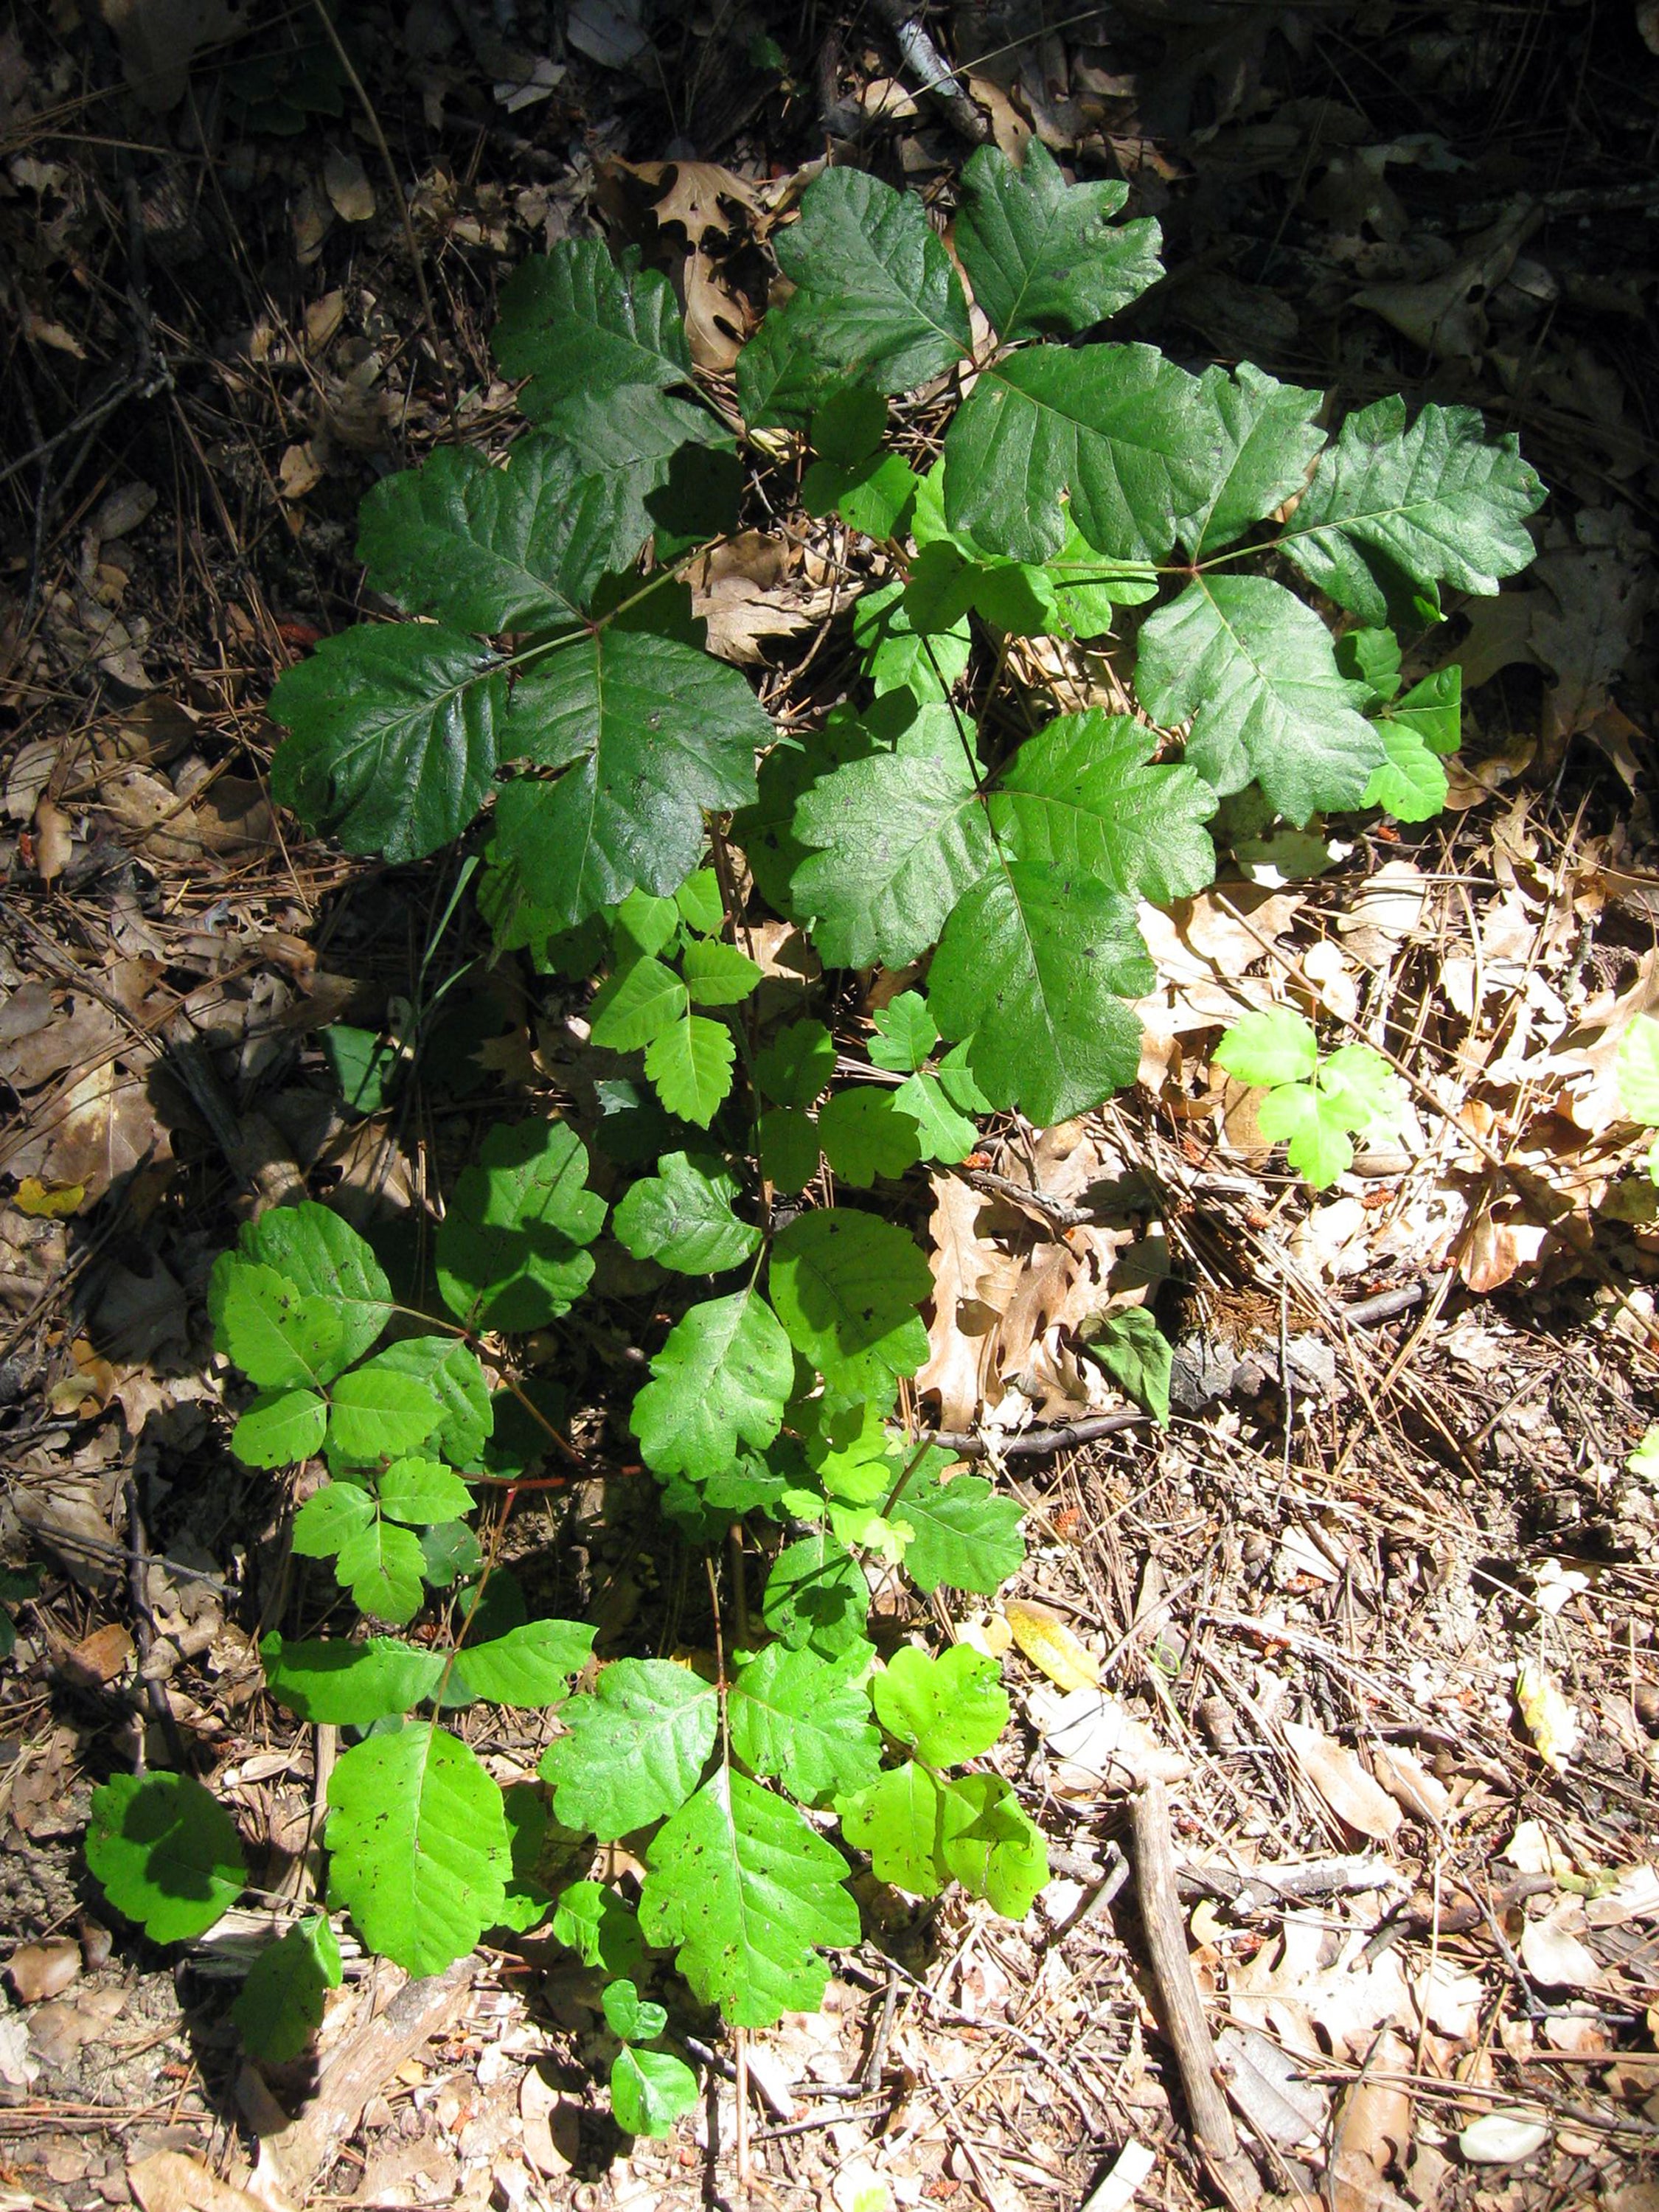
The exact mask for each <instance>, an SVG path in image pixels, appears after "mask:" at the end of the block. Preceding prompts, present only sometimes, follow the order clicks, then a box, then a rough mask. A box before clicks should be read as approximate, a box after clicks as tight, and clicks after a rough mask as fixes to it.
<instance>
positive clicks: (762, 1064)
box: [755, 1021, 836, 1106]
mask: <svg viewBox="0 0 1659 2212" xmlns="http://www.w3.org/2000/svg"><path fill="white" fill-rule="evenodd" d="M835 1072H836V1043H835V1039H834V1038H833V1037H832V1036H830V1034H829V1030H827V1029H825V1027H824V1026H823V1023H822V1022H811V1021H807V1022H791V1023H790V1024H788V1026H787V1028H785V1029H781V1030H779V1031H778V1033H777V1035H776V1036H775V1037H774V1038H773V1039H772V1042H770V1044H767V1045H763V1046H762V1048H761V1049H760V1050H759V1052H757V1054H756V1055H755V1084H756V1087H757V1090H758V1091H760V1094H761V1096H762V1097H763V1098H771V1099H774V1100H775V1101H776V1103H778V1104H779V1105H780V1106H810V1105H811V1103H812V1101H813V1100H814V1099H815V1098H816V1097H818V1095H819V1093H820V1092H821V1091H824V1090H825V1089H826V1088H827V1087H828V1085H829V1079H830V1077H831V1076H832V1075H833V1074H834V1073H835Z"/></svg>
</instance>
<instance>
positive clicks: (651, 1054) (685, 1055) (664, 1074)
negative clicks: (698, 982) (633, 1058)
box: [645, 1014, 737, 1129]
mask: <svg viewBox="0 0 1659 2212" xmlns="http://www.w3.org/2000/svg"><path fill="white" fill-rule="evenodd" d="M736 1059H737V1047H736V1046H735V1045H734V1044H733V1042H732V1032H731V1030H729V1029H727V1028H726V1024H725V1023H724V1022H716V1021H711V1020H710V1019H709V1018H708V1015H707V1014H688V1015H686V1017H685V1018H684V1020H683V1021H678V1022H675V1023H674V1024H672V1026H671V1027H670V1028H668V1029H665V1030H660V1031H659V1033H658V1034H657V1036H653V1038H652V1040H651V1042H650V1043H649V1044H648V1045H647V1047H646V1048H645V1072H646V1075H647V1078H648V1079H649V1080H650V1083H651V1086H652V1088H653V1090H654V1091H655V1092H656V1094H657V1096H658V1097H659V1098H660V1099H661V1101H662V1103H663V1106H664V1108H665V1110H666V1111H667V1112H668V1113H670V1114H673V1115H678V1118H679V1119H680V1120H681V1121H692V1122H695V1123H696V1126H697V1127H698V1128H700V1129H706V1128H707V1127H708V1124H709V1123H710V1122H711V1121H713V1120H714V1116H715V1115H716V1114H717V1113H718V1112H719V1111H720V1103H721V1101H722V1100H723V1099H724V1098H725V1097H726V1096H727V1094H728V1093H729V1092H730V1091H731V1088H732V1066H733V1064H734V1062H735V1060H736Z"/></svg>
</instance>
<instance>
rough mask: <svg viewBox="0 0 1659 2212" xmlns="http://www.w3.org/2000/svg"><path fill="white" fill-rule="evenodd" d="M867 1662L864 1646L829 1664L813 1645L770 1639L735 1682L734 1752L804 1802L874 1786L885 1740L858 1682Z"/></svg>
mask: <svg viewBox="0 0 1659 2212" xmlns="http://www.w3.org/2000/svg"><path fill="white" fill-rule="evenodd" d="M849 1660H850V1661H851V1662H852V1663H851V1665H850V1666H849V1664H848V1661H849ZM865 1665H866V1655H865V1653H864V1651H863V1650H858V1651H854V1652H849V1653H848V1655H847V1656H845V1657H843V1658H842V1659H841V1660H839V1661H837V1662H836V1663H835V1664H833V1665H826V1664H825V1663H824V1662H823V1660H822V1659H820V1658H818V1657H817V1655H816V1654H815V1653H813V1652H811V1651H810V1650H791V1649H790V1648H789V1646H788V1645H787V1644H768V1645H767V1647H766V1649H765V1650H764V1651H762V1652H759V1653H757V1656H755V1657H754V1658H752V1659H750V1660H749V1661H747V1662H745V1663H744V1665H743V1666H741V1667H740V1668H738V1674H737V1679H736V1680H735V1682H734V1683H733V1684H732V1693H731V1697H730V1699H729V1700H728V1708H727V1709H728V1712H729V1716H730V1721H731V1729H732V1750H733V1751H734V1752H735V1753H736V1754H737V1756H738V1758H739V1759H741V1760H742V1761H743V1763H744V1765H745V1766H747V1767H749V1768H750V1770H751V1771H753V1772H754V1773H756V1774H762V1775H767V1774H770V1775H776V1776H777V1777H778V1778H779V1779H780V1780H781V1782H782V1783H783V1784H784V1787H785V1788H786V1789H787V1790H788V1791H789V1793H790V1795H791V1796H793V1797H798V1798H799V1800H800V1801H801V1802H802V1803H803V1804H806V1805H820V1804H823V1803H824V1802H826V1801H827V1800H828V1799H829V1798H830V1797H832V1796H835V1795H836V1792H837V1791H853V1790H863V1789H865V1788H866V1787H867V1786H868V1784H870V1783H872V1781H873V1780H874V1779H875V1777H876V1774H877V1771H878V1769H879V1767H880V1765H881V1738H880V1736H879V1735H878V1734H877V1733H876V1730H875V1729H873V1728H872V1726H871V1723H870V1693H869V1692H868V1691H867V1690H866V1689H863V1688H861V1687H860V1685H859V1684H858V1682H857V1681H856V1680H854V1679H852V1677H854V1676H855V1675H858V1674H862V1673H863V1671H864V1668H865Z"/></svg>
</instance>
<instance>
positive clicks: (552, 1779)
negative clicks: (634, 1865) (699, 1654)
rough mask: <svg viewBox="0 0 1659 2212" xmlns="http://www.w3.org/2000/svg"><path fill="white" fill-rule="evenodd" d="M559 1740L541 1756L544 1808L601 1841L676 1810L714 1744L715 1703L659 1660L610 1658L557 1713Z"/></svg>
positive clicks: (684, 1671) (710, 1690)
mask: <svg viewBox="0 0 1659 2212" xmlns="http://www.w3.org/2000/svg"><path fill="white" fill-rule="evenodd" d="M562 1717H563V1720H564V1723H565V1729H566V1731H567V1732H566V1734H565V1735H562V1736H560V1737H558V1738H557V1739H556V1741H554V1742H552V1743H550V1745H549V1746H548V1747H547V1749H546V1750H545V1751H544V1753H543V1754H542V1762H541V1775H542V1779H543V1780H544V1782H547V1783H550V1784H551V1785H552V1788H553V1792H554V1797H553V1808H554V1811H555V1813H556V1814H557V1816H558V1818H559V1819H560V1820H562V1822H563V1823H564V1825H565V1826H566V1827H568V1828H577V1829H582V1830H588V1829H591V1830H592V1832H593V1834H594V1835H596V1836H597V1837H598V1838H599V1841H600V1842H601V1843H610V1842H612V1841H613V1840H614V1839H615V1838H617V1837H618V1836H625V1835H627V1834H629V1832H630V1831H631V1830H633V1829H635V1828H643V1827H645V1826H648V1824H649V1823H650V1822H651V1821H653V1820H661V1819H663V1818H664V1816H665V1814H670V1813H671V1812H673V1811H674V1810H675V1808H677V1807H678V1806H680V1805H683V1804H684V1802H685V1801H686V1799H687V1798H688V1797H689V1796H690V1794H691V1792H692V1791H693V1790H695V1789H696V1786H697V1780H698V1778H699V1776H700V1775H701V1774H702V1770H703V1768H704V1766H705V1765H707V1764H708V1754H709V1753H710V1752H711V1751H713V1749H714V1737H715V1734H716V1731H717V1729H718V1727H719V1723H720V1697H719V1693H718V1692H717V1691H716V1690H715V1688H714V1685H713V1683H711V1682H705V1681H704V1680H702V1677H701V1676H700V1675H697V1674H692V1673H690V1670H689V1669H688V1668H684V1667H676V1666H673V1665H671V1663H670V1662H668V1661H667V1660H665V1659H619V1660H617V1662H616V1664H615V1665H614V1666H611V1667H607V1668H605V1670H604V1671H603V1673H602V1674H600V1676H599V1681H598V1684H597V1685H596V1686H595V1687H594V1688H593V1689H592V1691H590V1692H586V1693H585V1694H584V1695H583V1696H581V1697H580V1698H577V1699H574V1700H573V1701H572V1703H571V1704H570V1705H569V1706H568V1708H567V1710H566V1711H565V1713H564V1714H563V1716H562Z"/></svg>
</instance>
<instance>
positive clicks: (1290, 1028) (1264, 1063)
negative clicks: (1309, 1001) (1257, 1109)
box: [1215, 1006, 1319, 1091]
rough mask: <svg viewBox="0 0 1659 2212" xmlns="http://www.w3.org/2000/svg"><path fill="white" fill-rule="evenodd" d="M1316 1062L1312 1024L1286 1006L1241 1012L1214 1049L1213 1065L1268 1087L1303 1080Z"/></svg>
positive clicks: (1316, 1048)
mask: <svg viewBox="0 0 1659 2212" xmlns="http://www.w3.org/2000/svg"><path fill="white" fill-rule="evenodd" d="M1318 1062H1319V1041H1318V1039H1317V1038H1316V1036H1315V1035H1314V1033H1313V1030H1312V1027H1311V1026H1310V1024H1309V1023H1307V1022H1305V1021H1304V1019H1303V1018H1302V1016H1301V1015H1300V1014H1297V1013H1292V1012H1291V1009H1290V1008H1289V1007H1288V1006H1268V1007H1266V1008H1264V1009H1263V1010H1262V1011H1261V1012H1259V1013H1250V1014H1241V1015H1240V1016H1239V1018H1238V1019H1237V1021H1236V1022H1235V1023H1234V1024H1233V1025H1232V1027H1231V1029H1230V1030H1228V1031H1227V1033H1226V1035H1225V1036H1224V1037H1223V1038H1222V1040H1221V1042H1220V1043H1219V1044H1218V1046H1217V1047H1216V1049H1215V1064H1216V1066H1218V1067H1219V1068H1221V1069H1223V1070H1224V1071H1225V1073H1227V1074H1228V1075H1231V1077H1232V1078H1233V1079H1234V1080H1235V1081H1236V1082H1239V1083H1249V1084H1254V1085H1256V1086H1257V1087H1258V1088H1259V1089H1261V1090H1264V1091H1265V1090H1271V1089H1272V1088H1273V1085H1275V1084H1279V1083H1306V1082H1307V1081H1309V1080H1310V1078H1311V1077H1312V1075H1313V1072H1314V1069H1315V1067H1316V1066H1317V1065H1318Z"/></svg>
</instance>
